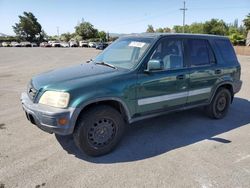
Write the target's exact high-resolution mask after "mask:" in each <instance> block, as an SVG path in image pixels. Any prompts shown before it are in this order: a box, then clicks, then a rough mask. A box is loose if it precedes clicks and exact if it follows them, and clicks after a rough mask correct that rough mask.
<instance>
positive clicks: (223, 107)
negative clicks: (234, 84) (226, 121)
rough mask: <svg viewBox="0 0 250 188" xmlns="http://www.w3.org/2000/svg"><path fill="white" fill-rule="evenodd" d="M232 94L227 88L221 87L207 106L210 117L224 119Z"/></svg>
mask: <svg viewBox="0 0 250 188" xmlns="http://www.w3.org/2000/svg"><path fill="white" fill-rule="evenodd" d="M231 99H232V95H231V92H230V91H229V90H228V89H226V88H223V87H222V88H219V89H218V90H217V92H216V94H215V96H214V98H213V100H212V102H211V103H210V104H209V105H208V106H207V107H206V111H207V114H208V116H209V117H211V118H213V119H222V118H224V117H225V116H226V115H227V112H228V109H229V107H230V104H231Z"/></svg>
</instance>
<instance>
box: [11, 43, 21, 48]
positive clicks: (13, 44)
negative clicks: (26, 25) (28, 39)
mask: <svg viewBox="0 0 250 188" xmlns="http://www.w3.org/2000/svg"><path fill="white" fill-rule="evenodd" d="M10 45H11V46H12V47H21V44H20V43H19V42H11V43H10Z"/></svg>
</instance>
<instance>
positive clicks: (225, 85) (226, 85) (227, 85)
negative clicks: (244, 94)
mask: <svg viewBox="0 0 250 188" xmlns="http://www.w3.org/2000/svg"><path fill="white" fill-rule="evenodd" d="M219 88H226V89H228V90H229V91H230V93H231V96H232V98H231V103H232V102H233V98H234V90H233V83H232V82H230V81H225V82H222V83H220V84H219V85H217V86H216V88H215V89H214V91H213V94H212V95H211V97H210V100H209V103H211V101H212V100H213V98H214V96H215V94H216V92H217V91H218V89H219Z"/></svg>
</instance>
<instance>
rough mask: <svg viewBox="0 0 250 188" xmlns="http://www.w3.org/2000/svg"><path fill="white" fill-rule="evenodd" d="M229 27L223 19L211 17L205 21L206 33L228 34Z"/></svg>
mask: <svg viewBox="0 0 250 188" xmlns="http://www.w3.org/2000/svg"><path fill="white" fill-rule="evenodd" d="M227 30H228V27H227V25H226V23H225V22H224V21H223V20H218V19H211V20H210V21H206V22H205V23H204V33H206V34H213V35H226V33H227Z"/></svg>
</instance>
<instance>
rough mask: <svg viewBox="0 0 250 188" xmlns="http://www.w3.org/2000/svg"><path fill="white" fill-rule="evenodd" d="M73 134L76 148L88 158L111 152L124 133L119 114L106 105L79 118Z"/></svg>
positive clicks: (95, 108)
mask: <svg viewBox="0 0 250 188" xmlns="http://www.w3.org/2000/svg"><path fill="white" fill-rule="evenodd" d="M79 118H80V119H79V120H78V122H77V124H76V129H75V131H74V133H73V137H74V141H75V144H76V145H77V147H78V148H79V149H80V150H81V151H83V152H84V153H86V154H87V155H90V156H100V155H104V154H107V153H109V152H111V151H112V150H113V149H114V148H115V147H116V146H117V144H118V143H119V141H120V140H121V138H122V136H123V134H124V132H125V122H124V120H123V118H122V116H121V114H120V113H119V112H118V111H117V110H115V109H114V108H112V107H110V106H107V105H100V106H96V107H93V108H91V109H90V110H88V111H87V112H86V113H84V114H83V115H81V116H80V117H79Z"/></svg>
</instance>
